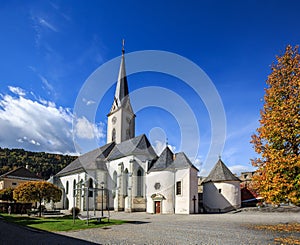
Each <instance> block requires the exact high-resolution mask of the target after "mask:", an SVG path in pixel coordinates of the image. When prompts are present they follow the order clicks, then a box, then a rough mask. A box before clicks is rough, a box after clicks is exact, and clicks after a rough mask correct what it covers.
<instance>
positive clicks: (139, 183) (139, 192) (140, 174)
mask: <svg viewBox="0 0 300 245" xmlns="http://www.w3.org/2000/svg"><path fill="white" fill-rule="evenodd" d="M136 177H137V181H136V185H137V186H136V195H137V196H139V197H142V196H143V171H142V170H141V169H139V170H138V171H137V176H136Z"/></svg>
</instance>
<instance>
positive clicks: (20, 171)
mask: <svg viewBox="0 0 300 245" xmlns="http://www.w3.org/2000/svg"><path fill="white" fill-rule="evenodd" d="M4 178H9V179H24V180H41V179H42V178H40V177H38V176H37V175H35V174H34V173H32V172H31V171H30V170H28V169H27V168H24V167H19V168H17V169H14V170H12V171H9V172H7V173H5V174H2V175H1V176H0V179H4Z"/></svg>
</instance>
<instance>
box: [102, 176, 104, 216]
mask: <svg viewBox="0 0 300 245" xmlns="http://www.w3.org/2000/svg"><path fill="white" fill-rule="evenodd" d="M101 192H102V193H101V195H102V198H101V216H102V217H103V192H104V182H103V181H102V182H101Z"/></svg>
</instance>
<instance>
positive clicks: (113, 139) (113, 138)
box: [111, 128, 116, 141]
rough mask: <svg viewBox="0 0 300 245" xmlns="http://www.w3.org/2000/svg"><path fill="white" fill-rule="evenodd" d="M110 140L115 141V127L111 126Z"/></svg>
mask: <svg viewBox="0 0 300 245" xmlns="http://www.w3.org/2000/svg"><path fill="white" fill-rule="evenodd" d="M111 140H112V141H116V129H115V128H113V130H112V133H111Z"/></svg>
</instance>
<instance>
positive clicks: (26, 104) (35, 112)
mask: <svg viewBox="0 0 300 245" xmlns="http://www.w3.org/2000/svg"><path fill="white" fill-rule="evenodd" d="M9 89H10V91H11V92H13V93H14V94H15V95H9V94H5V95H0V129H1V134H0V146H1V147H8V148H23V149H26V150H31V151H46V152H57V153H63V154H67V153H69V154H74V153H76V150H75V147H74V142H73V134H72V132H73V131H72V122H73V118H74V116H73V114H72V112H71V111H70V109H68V108H63V107H60V106H57V105H55V103H54V102H51V101H46V100H43V99H36V98H35V99H34V100H32V99H29V98H26V97H24V96H25V94H26V92H25V91H24V90H22V89H20V88H14V87H9ZM29 94H30V93H29ZM16 95H17V96H16ZM20 95H22V96H20ZM82 122H84V123H83V124H82V125H81V126H87V128H88V129H92V132H93V135H94V136H95V137H103V131H102V129H103V128H104V126H103V124H102V123H101V124H99V125H93V124H92V123H87V122H85V121H84V120H83V121H81V123H82ZM79 126H80V124H79ZM77 133H79V134H80V135H81V136H90V135H89V134H88V132H87V131H85V132H84V130H83V128H81V131H77Z"/></svg>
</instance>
